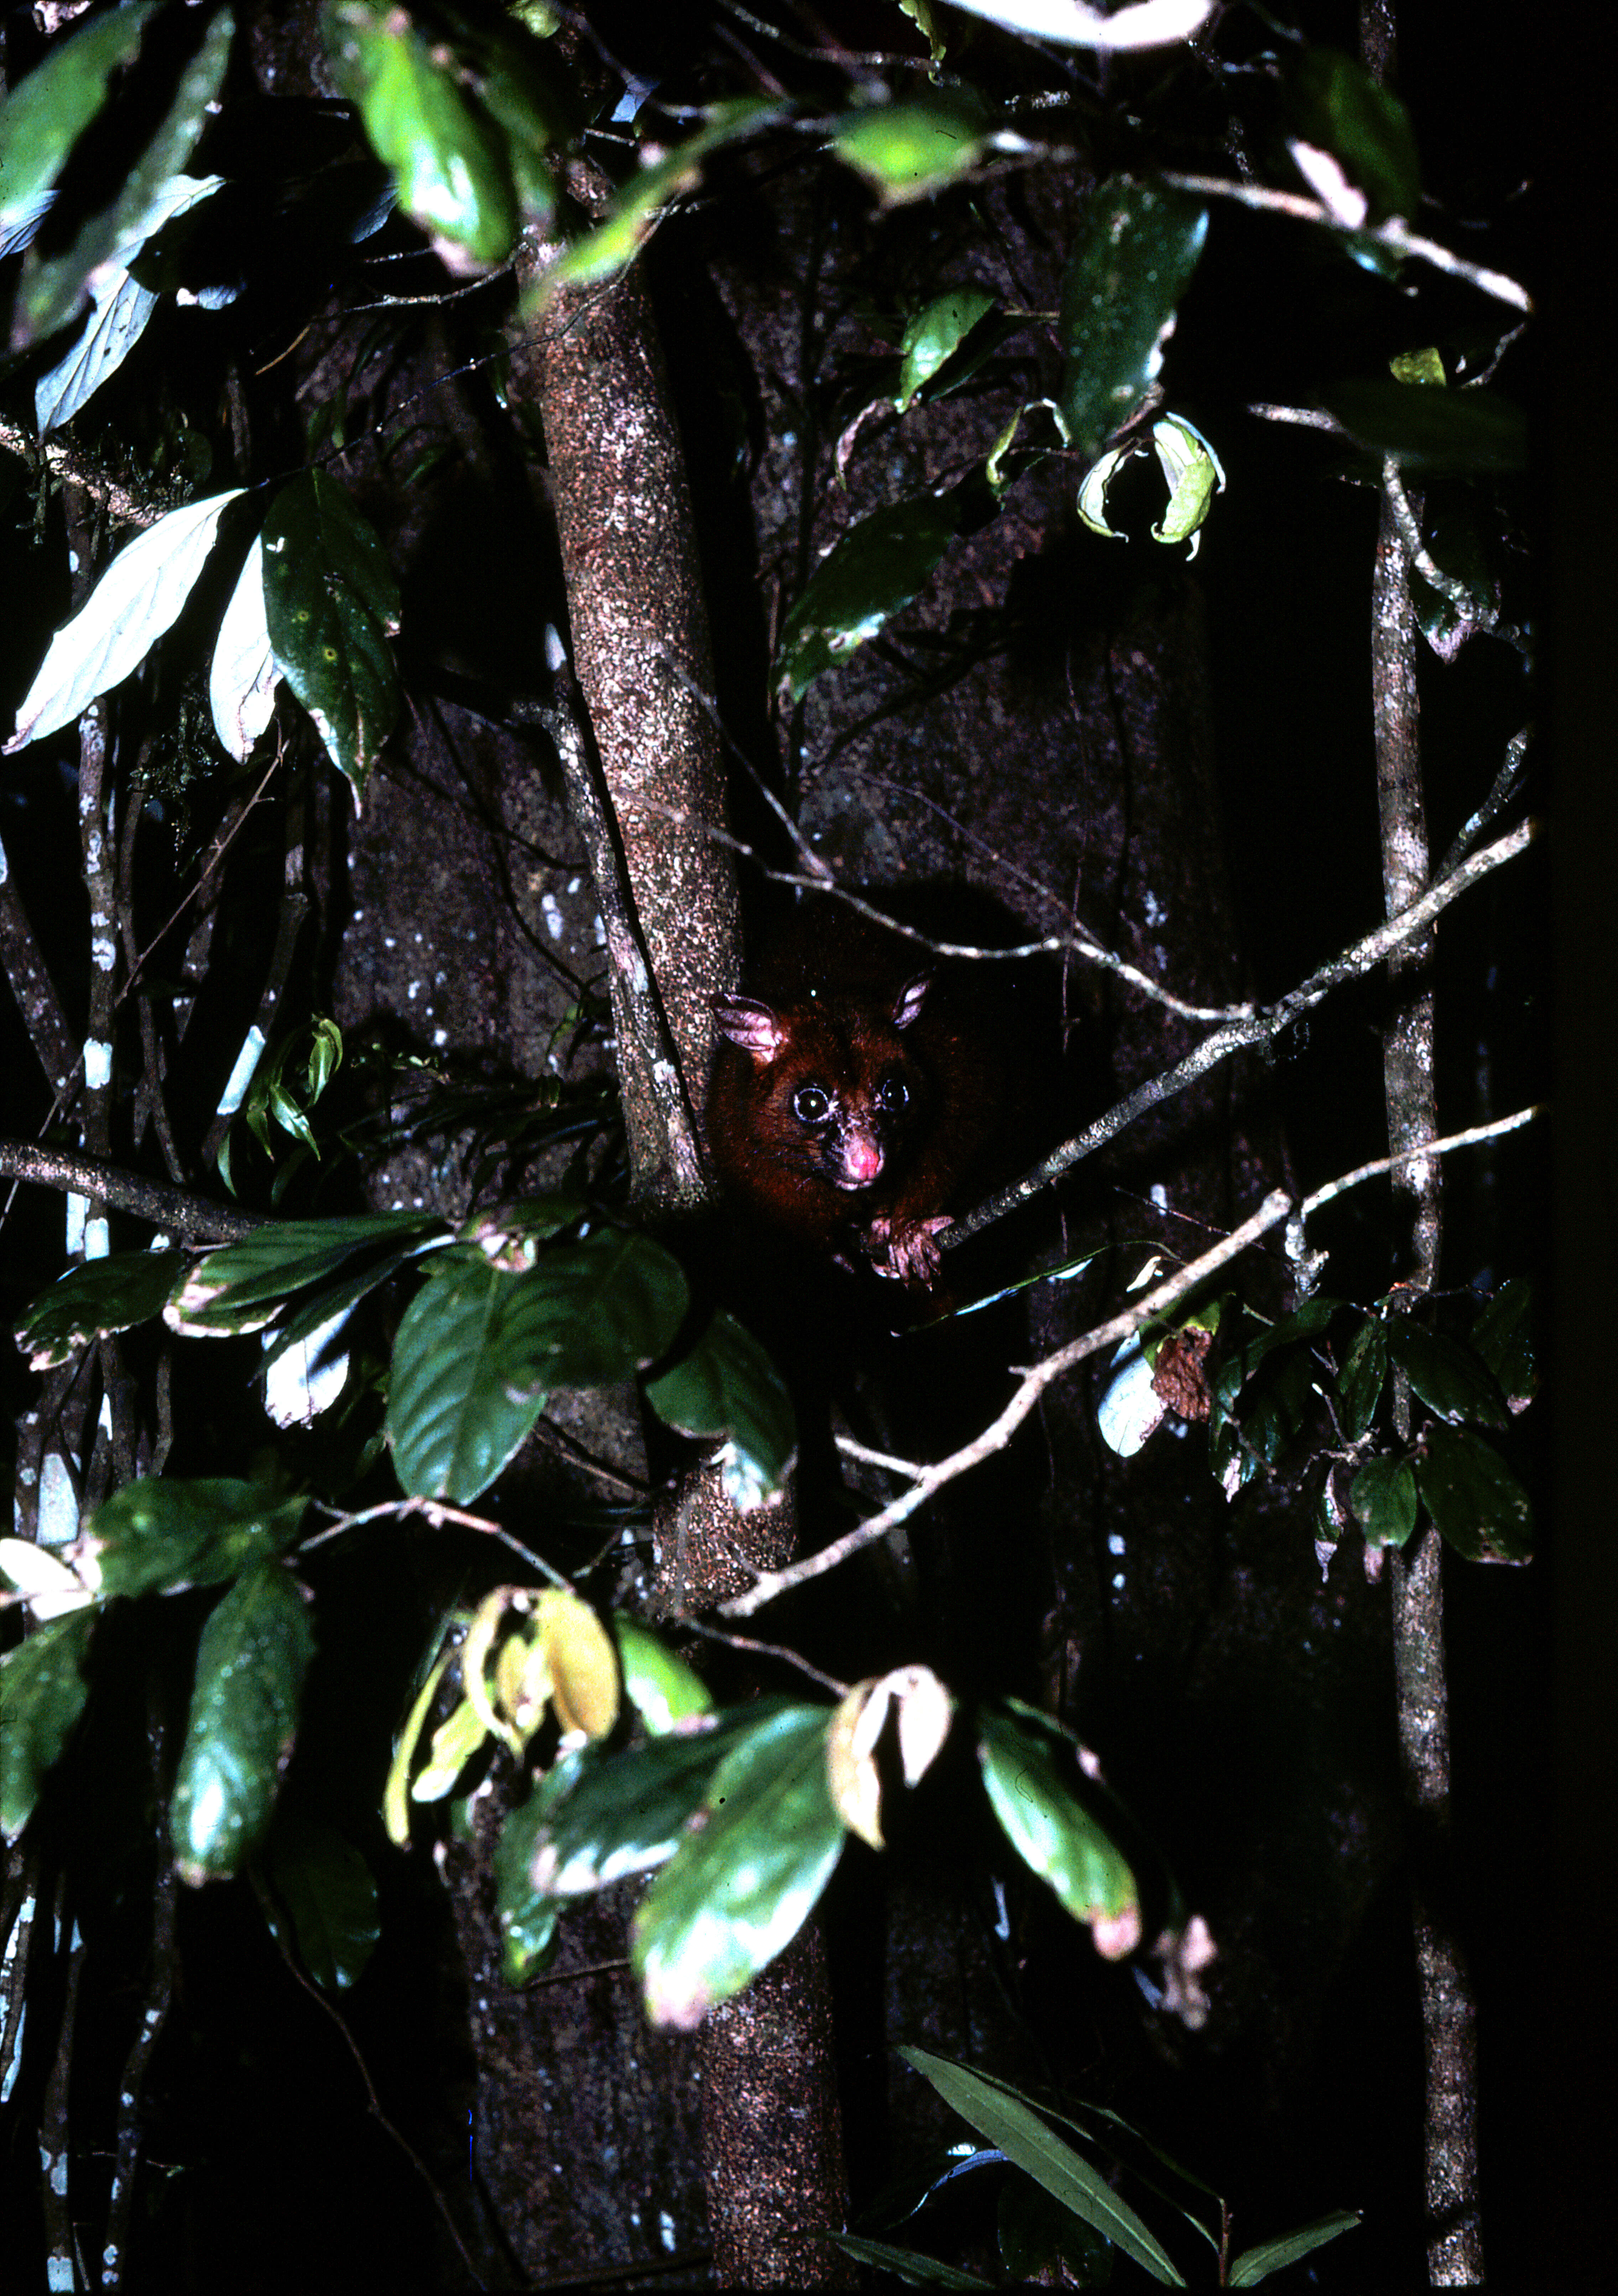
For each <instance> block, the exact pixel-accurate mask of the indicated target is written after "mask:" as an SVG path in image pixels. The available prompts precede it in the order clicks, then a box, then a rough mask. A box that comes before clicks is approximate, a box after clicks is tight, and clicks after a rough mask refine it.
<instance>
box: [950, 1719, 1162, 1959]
mask: <svg viewBox="0 0 1618 2296" xmlns="http://www.w3.org/2000/svg"><path fill="white" fill-rule="evenodd" d="M978 1760H979V1763H980V1765H981V1768H982V1772H983V1784H984V1786H985V1787H986V1789H987V1791H988V1794H989V1800H990V1806H991V1807H992V1808H993V1810H994V1814H995V1816H996V1817H998V1820H999V1822H1000V1825H1001V1828H1002V1830H1003V1831H1004V1833H1005V1834H1006V1840H1007V1841H1009V1842H1010V1843H1011V1846H1012V1848H1013V1849H1014V1850H1015V1851H1016V1853H1017V1855H1018V1856H1019V1857H1021V1858H1022V1859H1023V1862H1024V1863H1025V1864H1026V1865H1027V1866H1031V1868H1032V1870H1033V1872H1034V1873H1036V1874H1038V1875H1039V1879H1040V1880H1041V1881H1042V1882H1049V1884H1050V1886H1051V1888H1052V1889H1053V1890H1055V1893H1056V1895H1057V1897H1058V1898H1060V1899H1061V1900H1062V1903H1063V1904H1064V1906H1065V1907H1067V1910H1068V1912H1069V1913H1070V1914H1072V1916H1073V1918H1074V1920H1075V1921H1080V1922H1092V1923H1093V1922H1096V1921H1098V1920H1100V1921H1106V1922H1109V1923H1117V1922H1118V1921H1119V1920H1120V1917H1125V1918H1126V1919H1127V1916H1128V1915H1129V1913H1130V1912H1131V1910H1134V1911H1135V1912H1136V1913H1137V1915H1138V1907H1139V1891H1138V1889H1137V1886H1136V1882H1135V1876H1134V1874H1133V1873H1132V1871H1131V1870H1130V1867H1129V1861H1128V1860H1127V1859H1126V1858H1125V1857H1124V1856H1123V1854H1122V1852H1121V1850H1120V1849H1119V1848H1118V1846H1117V1844H1116V1842H1115V1841H1113V1838H1112V1835H1111V1833H1109V1832H1108V1831H1107V1828H1106V1825H1105V1823H1103V1821H1102V1820H1101V1819H1100V1818H1098V1817H1097V1816H1096V1806H1097V1805H1099V1806H1100V1807H1102V1808H1105V1800H1106V1797H1105V1792H1104V1790H1103V1789H1102V1788H1101V1787H1100V1786H1098V1785H1097V1784H1096V1783H1095V1781H1094V1780H1092V1779H1089V1778H1088V1777H1086V1776H1085V1775H1084V1773H1083V1772H1082V1771H1081V1769H1080V1766H1079V1748H1078V1744H1077V1742H1076V1741H1075V1740H1074V1739H1072V1737H1070V1736H1069V1734H1068V1733H1067V1732H1066V1731H1064V1730H1063V1729H1062V1728H1061V1727H1060V1726H1058V1725H1057V1724H1055V1723H1054V1722H1052V1721H1051V1720H1050V1719H1049V1718H1047V1716H1045V1715H1043V1714H1039V1713H1037V1712H1036V1711H1035V1710H1034V1709H1033V1708H1032V1707H1030V1706H1024V1705H1023V1702H1022V1701H1021V1700H1020V1699H1015V1698H1010V1699H1007V1700H1006V1703H1005V1706H1004V1707H1003V1708H1001V1709H1000V1710H998V1711H997V1710H995V1709H993V1708H989V1709H986V1710H985V1711H984V1713H983V1715H982V1716H981V1720H980V1723H979V1729H978ZM1081 1797H1082V1799H1081Z"/></svg>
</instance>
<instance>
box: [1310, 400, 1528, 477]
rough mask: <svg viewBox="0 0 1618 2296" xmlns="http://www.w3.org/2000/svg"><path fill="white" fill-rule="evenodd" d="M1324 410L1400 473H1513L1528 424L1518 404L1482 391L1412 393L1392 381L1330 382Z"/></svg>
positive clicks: (1522, 458) (1523, 458)
mask: <svg viewBox="0 0 1618 2296" xmlns="http://www.w3.org/2000/svg"><path fill="white" fill-rule="evenodd" d="M1324 399H1325V404H1326V408H1327V410H1328V412H1329V413H1331V414H1335V416H1336V418H1337V420H1338V422H1341V423H1342V425H1343V429H1344V430H1346V431H1347V432H1348V433H1349V435H1350V437H1351V438H1352V439H1357V440H1358V441H1359V444H1360V446H1362V447H1367V449H1368V450H1369V451H1370V452H1371V453H1372V454H1374V455H1376V456H1377V457H1378V459H1381V458H1382V457H1383V456H1391V457H1392V460H1393V461H1394V462H1395V463H1398V464H1399V465H1400V469H1401V470H1406V471H1414V472H1417V473H1418V474H1423V475H1425V474H1427V473H1431V472H1436V471H1473V472H1478V471H1520V470H1522V469H1523V468H1524V464H1525V463H1526V462H1527V459H1528V426H1527V423H1526V422H1525V421H1524V416H1523V410H1522V408H1521V407H1520V406H1513V404H1512V403H1511V401H1510V400H1509V399H1506V398H1497V397H1496V396H1495V394H1494V393H1493V392H1492V391H1489V390H1482V389H1478V390H1432V389H1427V390H1412V389H1410V387H1409V384H1407V383H1402V382H1394V381H1391V380H1390V381H1381V380H1377V381H1346V382H1338V383H1334V384H1333V385H1332V387H1331V389H1329V390H1327V391H1326V393H1325V394H1324Z"/></svg>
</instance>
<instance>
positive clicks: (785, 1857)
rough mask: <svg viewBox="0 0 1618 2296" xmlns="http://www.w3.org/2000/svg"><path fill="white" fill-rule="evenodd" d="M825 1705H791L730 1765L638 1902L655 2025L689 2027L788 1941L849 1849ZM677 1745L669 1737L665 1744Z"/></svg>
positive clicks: (637, 1942) (633, 1941)
mask: <svg viewBox="0 0 1618 2296" xmlns="http://www.w3.org/2000/svg"><path fill="white" fill-rule="evenodd" d="M830 1719H831V1717H830V1715H829V1714H828V1713H827V1711H826V1710H825V1708H824V1707H790V1708H788V1709H787V1710H785V1711H784V1712H783V1713H780V1714H777V1715H776V1717H775V1718H774V1719H773V1721H770V1722H768V1723H767V1724H766V1725H765V1726H763V1727H761V1728H760V1729H757V1730H754V1731H752V1732H750V1733H749V1734H748V1736H747V1738H746V1739H745V1740H744V1741H743V1743H742V1744H741V1745H740V1746H738V1747H737V1748H736V1749H735V1751H734V1752H733V1753H732V1754H730V1755H729V1757H728V1758H727V1760H726V1761H725V1762H724V1763H723V1764H722V1765H721V1767H720V1768H719V1774H718V1775H717V1776H716V1777H715V1778H714V1779H713V1781H712V1784H711V1785H710V1788H709V1792H708V1794H707V1798H706V1800H705V1802H704V1810H705V1823H704V1824H703V1825H702V1827H701V1828H700V1829H699V1830H698V1831H697V1832H695V1833H691V1834H689V1835H688V1836H687V1837H686V1840H685V1841H684V1842H683V1843H682V1845H681V1847H680V1849H678V1851H677V1852H676V1854H675V1856H674V1857H672V1858H670V1859H669V1863H668V1865H667V1866H664V1867H663V1869H662V1871H661V1874H659V1875H658V1877H657V1879H656V1881H655V1882H653V1884H652V1887H651V1889H650V1890H648V1891H647V1892H646V1895H645V1898H643V1899H642V1900H641V1904H640V1907H639V1910H638V1911H637V1914H636V1916H635V1921H634V1924H633V1927H632V1929H631V1931H630V1939H629V1954H630V1959H631V1960H632V1961H633V1963H634V1964H635V1968H636V1972H637V1975H638V1976H639V1978H640V1980H641V1983H642V1986H643V1988H644V1989H645V2002H646V2013H647V2014H648V2015H649V2016H650V2018H651V2019H652V2021H653V2024H656V2025H673V2026H676V2027H678V2029H679V2030H682V2031H689V2030H691V2029H692V2028H693V2027H694V2026H695V2025H697V2024H698V2023H700V2022H701V2021H702V2017H703V2016H704V2015H705V2014H706V2013H707V2011H708V2010H709V2009H710V2007H711V2006H712V2005H713V2004H714V2003H715V2002H716V2001H724V2000H727V1999H728V1998H729V1997H730V1996H731V1995H732V1994H735V1993H739V1992H740V1991H741V1990H742V1988H743V1986H744V1985H746V1984H747V1983H748V1982H749V1981H750V1980H751V1979H752V1978H754V1977H756V1976H757V1974H758V1972H760V1970H761V1969H762V1968H763V1967H764V1966H765V1964H767V1963H768V1962H770V1961H773V1960H774V1959H775V1957H776V1955H777V1954H778V1953H779V1952H781V1951H782V1949H783V1948H784V1947H785V1946H787V1945H788V1944H790V1943H791V1941H792V1939H793V1938H794V1937H795V1936H796V1935H797V1933H798V1931H799V1930H800V1929H801V1927H802V1925H803V1923H804V1922H805V1921H806V1920H807V1919H808V1917H809V1914H810V1912H811V1911H812V1909H813V1907H814V1906H815V1904H816V1901H817V1899H818V1898H819V1896H820V1893H821V1891H822V1890H824V1889H825V1885H826V1883H827V1882H828V1881H829V1880H830V1879H831V1875H832V1870H833V1868H834V1866H835V1865H836V1863H837V1860H838V1858H839V1857H841V1855H842V1843H843V1825H842V1819H841V1818H840V1817H839V1816H838V1815H837V1811H836V1808H835V1807H834V1803H833V1800H832V1796H831V1790H830V1787H829V1786H828V1784H827V1783H826V1769H825V1734H826V1728H827V1725H828V1723H829V1722H830ZM670 1743H674V1742H672V1741H670V1740H669V1739H667V1738H661V1739H659V1740H658V1741H657V1742H656V1751H659V1752H661V1751H662V1750H663V1749H664V1748H666V1747H667V1746H669V1744H670Z"/></svg>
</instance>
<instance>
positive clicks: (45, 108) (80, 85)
mask: <svg viewBox="0 0 1618 2296" xmlns="http://www.w3.org/2000/svg"><path fill="white" fill-rule="evenodd" d="M156 8H157V0H128V4H127V5H126V6H124V7H121V8H111V9H109V10H108V11H107V12H106V13H105V14H104V15H101V16H96V17H94V18H93V19H92V20H91V21H90V22H89V23H87V24H80V25H79V27H78V29H77V30H76V31H74V32H72V33H70V35H69V37H67V38H66V39H65V40H62V41H60V42H58V44H57V45H55V46H54V47H53V48H52V50H51V52H50V53H49V54H48V55H47V56H46V57H45V61H44V62H43V63H41V64H38V65H37V66H36V67H35V69H34V70H32V71H31V72H30V73H29V76H28V78H26V79H23V80H19V81H18V82H17V83H16V85H15V86H13V87H12V90H11V93H10V94H8V95H7V96H6V98H5V101H4V104H0V233H4V231H7V230H9V229H10V228H11V227H12V225H14V224H17V223H19V222H21V221H22V220H24V219H25V218H26V217H28V216H29V212H30V210H32V209H34V208H35V206H36V205H37V201H38V200H39V198H40V197H41V195H42V193H45V192H47V191H48V190H49V189H50V187H51V185H52V184H53V183H54V182H55V181H56V178H57V176H59V175H60V174H61V173H62V167H63V165H64V164H65V162H66V160H67V157H68V154H69V152H71V150H72V149H73V146H74V145H75V143H78V139H79V137H80V136H81V135H83V134H84V131H85V129H86V127H88V126H89V124H90V122H91V121H92V120H93V119H94V118H95V116H96V114H97V113H98V112H99V111H100V110H101V108H102V106H103V104H104V103H105V102H106V100H107V82H108V80H109V79H110V78H111V76H112V74H113V73H114V72H115V71H116V70H118V68H119V65H120V64H125V63H127V62H128V61H129V59H130V57H131V56H132V55H133V54H134V53H135V51H136V48H137V47H138V46H139V45H140V38H141V34H142V33H143V32H144V30H145V29H146V26H147V23H148V22H149V21H150V20H151V18H152V16H153V15H154V14H155V12H156Z"/></svg>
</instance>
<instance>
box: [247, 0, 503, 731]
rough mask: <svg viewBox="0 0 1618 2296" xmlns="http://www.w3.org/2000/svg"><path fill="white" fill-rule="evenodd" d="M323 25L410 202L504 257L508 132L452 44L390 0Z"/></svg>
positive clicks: (458, 238) (351, 4)
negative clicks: (468, 80)
mask: <svg viewBox="0 0 1618 2296" xmlns="http://www.w3.org/2000/svg"><path fill="white" fill-rule="evenodd" d="M321 30H322V33H323V35H324V39H325V44H326V53H327V54H328V55H329V56H330V57H331V59H332V68H333V74H334V76H335V78H336V80H337V84H338V86H339V87H340V88H341V90H342V93H343V94H345V95H346V96H347V97H348V98H349V102H351V103H353V104H354V106H355V107H356V109H357V111H358V113H359V117H360V120H361V123H362V125H363V126H364V127H365V134H366V135H367V136H368V137H369V138H370V142H371V148H372V150H373V151H374V152H375V153H376V156H377V158H378V159H379V160H382V163H383V165H384V166H385V167H389V168H392V169H393V171H394V176H395V178H396V180H397V182H398V198H399V205H400V206H401V207H402V208H403V209H405V212H406V213H407V215H409V216H411V217H414V219H415V221H416V222H417V223H418V224H420V225H421V226H422V228H423V231H427V232H431V234H433V235H434V236H435V237H436V238H439V239H447V240H449V241H452V242H454V243H455V245H456V246H457V247H461V248H464V250H465V251H466V254H467V255H468V256H469V257H470V258H471V259H472V262H473V263H474V264H487V263H499V262H502V261H504V259H505V257H506V256H507V255H509V254H510V252H511V250H512V243H513V241H514V240H515V238H516V236H517V194H516V188H515V185H514V184H513V180H512V171H511V165H510V160H509V157H508V154H507V151H506V145H505V136H504V135H502V133H501V132H500V130H499V129H498V128H497V127H496V126H495V125H494V123H493V122H492V121H491V120H490V119H489V116H488V114H487V113H486V112H485V111H483V109H482V107H481V106H480V104H478V103H476V102H473V101H472V100H470V99H469V98H468V96H467V95H466V94H464V93H463V87H462V73H461V70H460V69H459V60H458V58H457V57H456V54H455V53H454V51H453V50H452V49H450V48H449V47H448V45H447V44H445V43H444V42H442V41H434V42H433V43H432V44H431V45H429V44H428V42H427V40H426V39H425V38H423V36H422V34H421V33H420V32H418V31H417V30H416V29H415V26H414V25H413V24H412V23H411V22H410V20H409V18H408V16H407V14H406V13H405V12H404V11H403V10H402V9H397V8H392V7H390V6H389V5H387V4H386V0H376V4H372V0H333V4H329V5H328V6H327V7H326V8H325V9H324V11H323V12H322V17H321ZM271 627H272V629H273V628H274V627H275V625H274V622H273V620H272V623H271ZM300 698H301V697H300Z"/></svg>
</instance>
